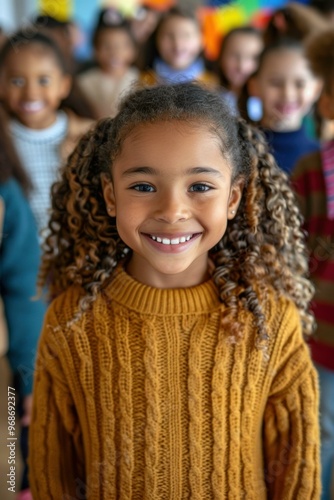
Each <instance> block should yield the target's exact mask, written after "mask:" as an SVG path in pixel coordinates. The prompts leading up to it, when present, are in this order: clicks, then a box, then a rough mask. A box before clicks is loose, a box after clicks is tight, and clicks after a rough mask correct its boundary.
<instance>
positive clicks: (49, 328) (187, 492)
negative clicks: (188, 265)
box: [30, 269, 320, 500]
mask: <svg viewBox="0 0 334 500" xmlns="http://www.w3.org/2000/svg"><path fill="white" fill-rule="evenodd" d="M82 294H83V291H82V290H81V289H80V288H78V287H72V288H70V289H69V290H68V291H67V292H65V293H64V294H62V295H61V296H60V297H58V298H57V299H56V300H55V301H54V302H53V303H52V305H51V306H50V308H49V311H48V314H47V316H46V319H45V324H44V329H43V333H42V338H41V341H40V346H39V355H38V360H37V367H36V376H35V388H34V389H35V397H34V409H33V423H32V425H31V432H30V481H31V489H32V492H33V498H34V500H45V499H48V500H60V499H82V498H87V499H92V500H95V499H105V500H113V499H121V500H129V499H138V500H143V499H147V500H153V499H154V500H159V499H161V500H181V499H182V500H184V499H192V500H205V499H231V500H236V499H254V500H261V499H265V498H271V499H275V500H282V499H284V500H296V499H301V500H307V499H319V497H320V484H319V456H318V453H319V450H318V447H319V435H318V392H317V379H316V376H315V371H314V369H313V367H312V364H311V361H310V356H309V352H308V348H307V346H306V344H305V342H304V341H303V339H302V335H301V328H300V320H299V314H298V311H297V309H296V308H295V306H294V305H293V304H292V303H291V302H290V301H288V300H287V299H284V298H282V299H277V298H276V299H274V298H273V297H270V295H269V296H268V301H267V303H266V305H265V312H266V317H267V322H268V330H269V336H270V339H269V360H267V361H266V360H265V359H264V356H263V352H262V351H261V350H258V349H257V348H256V347H255V339H256V335H257V333H256V329H255V327H254V325H253V321H252V316H251V314H249V313H246V312H245V311H242V310H240V314H239V319H240V321H241V322H242V323H244V325H245V329H244V333H243V336H242V339H241V340H239V341H236V339H235V338H234V337H232V336H231V335H230V334H229V332H228V331H225V330H224V329H223V328H222V327H221V324H222V317H223V315H224V313H225V312H226V311H225V306H224V305H223V304H221V302H220V301H219V297H218V293H217V289H216V287H215V285H214V283H213V282H212V281H208V282H206V283H203V284H201V285H199V286H196V287H192V288H184V289H155V288H150V287H148V286H146V285H143V284H141V283H138V282H137V281H135V280H134V279H133V278H131V277H130V276H129V275H127V274H126V272H125V271H123V270H122V269H120V270H118V271H117V273H116V275H115V277H114V279H113V281H112V282H111V283H110V284H109V285H108V286H106V287H105V288H104V290H103V292H101V293H100V295H99V297H98V298H97V300H96V301H95V302H94V304H93V306H92V309H91V310H89V311H87V312H86V313H84V314H83V316H82V317H81V318H80V319H79V320H77V321H75V322H73V321H72V322H71V320H72V318H73V317H74V315H75V313H76V312H77V310H78V302H79V299H80V297H81V296H82Z"/></svg>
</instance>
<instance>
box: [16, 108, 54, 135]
mask: <svg viewBox="0 0 334 500" xmlns="http://www.w3.org/2000/svg"><path fill="white" fill-rule="evenodd" d="M57 117H58V110H56V111H54V113H52V114H50V115H48V116H46V117H44V118H43V119H41V120H40V121H36V122H34V121H26V120H20V119H19V118H18V117H16V116H15V119H16V120H17V121H18V123H20V124H21V125H23V126H24V127H26V128H29V129H31V130H45V129H47V128H49V127H52V125H54V124H55V123H56V121H57Z"/></svg>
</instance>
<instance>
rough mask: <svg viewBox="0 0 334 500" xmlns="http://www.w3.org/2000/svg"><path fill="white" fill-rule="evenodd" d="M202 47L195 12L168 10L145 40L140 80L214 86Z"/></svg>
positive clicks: (215, 79) (215, 82)
mask: <svg viewBox="0 0 334 500" xmlns="http://www.w3.org/2000/svg"><path fill="white" fill-rule="evenodd" d="M202 50H203V41H202V33H201V28H200V24H199V21H198V19H197V18H196V16H195V14H194V13H192V12H188V11H185V10H181V9H179V8H176V7H175V8H172V9H170V10H169V11H168V12H166V13H165V14H164V15H163V16H162V18H161V20H160V22H159V24H158V26H157V28H156V30H155V32H154V33H153V34H152V36H151V38H150V40H149V42H148V46H147V61H146V64H145V70H146V71H144V73H143V74H142V81H143V83H145V84H147V85H154V84H155V83H157V82H160V83H167V84H168V83H177V82H191V81H193V80H197V81H199V82H202V83H206V84H209V85H217V83H218V81H217V78H216V76H215V75H214V74H213V73H211V72H209V71H207V70H206V68H205V63H204V59H203V57H202Z"/></svg>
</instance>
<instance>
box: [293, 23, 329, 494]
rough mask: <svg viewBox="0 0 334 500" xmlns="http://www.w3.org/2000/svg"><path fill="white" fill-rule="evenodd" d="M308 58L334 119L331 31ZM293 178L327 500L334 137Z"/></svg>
mask: <svg viewBox="0 0 334 500" xmlns="http://www.w3.org/2000/svg"><path fill="white" fill-rule="evenodd" d="M307 55H308V58H309V60H310V64H311V67H312V70H313V71H314V73H315V74H316V75H317V76H319V77H321V78H322V79H323V82H324V86H323V90H322V93H321V96H320V99H319V103H318V111H319V113H320V115H321V116H322V117H323V118H324V119H326V120H331V121H332V122H333V120H334V29H333V28H332V29H331V30H330V31H325V32H323V33H322V34H319V35H317V36H316V37H314V38H313V39H311V40H310V42H309V44H308V46H307ZM292 179H293V182H294V185H295V188H296V190H297V193H298V195H299V200H300V204H301V209H302V212H303V215H304V218H305V228H306V230H307V233H308V244H309V250H310V256H311V260H310V271H311V278H312V279H313V281H314V284H315V292H316V293H315V297H314V307H313V310H314V314H315V317H316V320H317V325H318V327H317V331H316V339H314V340H313V341H312V342H311V347H312V355H313V359H314V361H315V362H316V366H317V369H318V372H319V379H320V416H321V446H322V450H321V458H322V486H323V494H322V499H323V500H330V498H331V496H330V490H331V482H332V481H333V473H334V134H333V135H332V137H331V139H330V140H329V141H326V142H324V143H322V145H321V149H320V151H316V152H314V153H312V154H310V155H308V156H305V157H304V158H303V159H301V160H300V162H299V163H298V164H297V166H296V168H295V169H294V171H293V174H292Z"/></svg>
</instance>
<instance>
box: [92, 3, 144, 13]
mask: <svg viewBox="0 0 334 500" xmlns="http://www.w3.org/2000/svg"><path fill="white" fill-rule="evenodd" d="M140 3H141V2H140V0H100V6H101V8H103V9H104V8H107V7H113V8H114V9H116V10H117V11H119V12H121V13H122V14H124V15H131V14H133V12H135V10H136V8H137V7H138V5H139V4H140Z"/></svg>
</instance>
